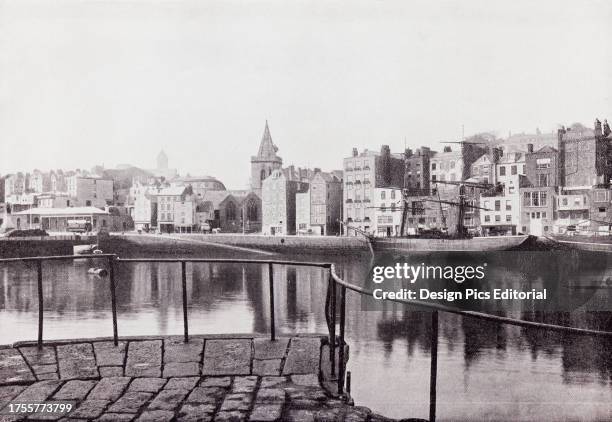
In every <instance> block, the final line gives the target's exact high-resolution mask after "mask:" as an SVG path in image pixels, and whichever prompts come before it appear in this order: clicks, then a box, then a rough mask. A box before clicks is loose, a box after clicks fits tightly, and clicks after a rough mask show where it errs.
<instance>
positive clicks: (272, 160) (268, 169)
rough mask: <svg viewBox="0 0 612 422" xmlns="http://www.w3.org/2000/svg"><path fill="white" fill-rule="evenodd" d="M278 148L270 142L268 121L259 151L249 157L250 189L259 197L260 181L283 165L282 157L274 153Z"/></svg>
mask: <svg viewBox="0 0 612 422" xmlns="http://www.w3.org/2000/svg"><path fill="white" fill-rule="evenodd" d="M277 151H278V148H277V147H276V145H274V142H272V136H271V135H270V129H269V128H268V121H267V120H266V127H265V129H264V133H263V136H262V138H261V143H260V144H259V151H258V152H257V155H255V156H252V157H251V189H252V190H253V191H254V192H255V193H256V194H257V195H259V196H260V197H261V182H263V180H264V179H265V178H266V177H268V176H269V175H270V174H272V171H274V170H276V169H280V168H282V166H283V159H282V158H281V157H279V156H278V155H276V152H277Z"/></svg>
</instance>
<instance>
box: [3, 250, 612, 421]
mask: <svg viewBox="0 0 612 422" xmlns="http://www.w3.org/2000/svg"><path fill="white" fill-rule="evenodd" d="M82 259H105V260H106V261H107V263H108V268H109V269H108V274H109V287H110V294H111V308H112V320H113V342H114V344H115V346H117V345H118V344H119V334H118V327H117V297H116V292H115V287H116V284H115V266H116V265H117V264H120V263H179V264H180V268H181V289H182V307H183V334H184V341H185V343H187V342H189V318H188V306H187V277H186V274H187V270H186V267H187V263H226V264H227V263H230V264H231V263H240V264H258V265H267V266H268V274H269V275H268V283H269V294H270V310H269V312H270V339H271V340H272V341H275V340H276V322H275V309H274V308H275V305H274V265H289V266H304V267H318V268H323V269H327V270H328V271H329V279H328V286H327V295H326V300H325V318H326V322H327V325H328V331H329V351H330V370H331V375H332V377H336V379H337V387H338V394H340V395H341V394H344V391H345V390H344V387H345V379H346V383H348V382H350V381H349V375H350V374H349V375H347V373H346V365H345V348H346V341H345V334H346V330H345V329H346V293H347V290H350V291H353V292H355V293H358V294H360V295H366V296H372V297H373V296H374V292H373V291H371V290H368V289H365V288H363V287H360V286H357V285H354V284H351V283H349V282H346V281H344V280H342V278H340V277H339V276H338V275H337V274H336V270H335V266H334V264H330V263H326V262H302V261H293V260H273V259H239V258H119V257H118V256H117V255H116V254H93V255H58V256H46V257H22V258H2V259H0V264H1V263H11V262H35V263H36V271H37V290H38V341H37V344H38V347H39V348H42V346H43V328H44V325H43V322H44V303H43V266H42V263H43V261H59V260H72V261H76V260H82ZM338 286H340V297H339V301H340V312H339V317H340V320H339V321H338V320H337V316H338V309H337V299H338V291H337V290H338V289H337V287H338ZM386 300H391V301H393V302H397V303H401V304H404V305H410V306H416V307H420V308H425V309H429V310H431V311H432V314H431V322H432V332H431V366H430V383H429V390H430V397H429V399H430V402H429V420H430V421H431V422H434V421H435V419H436V383H437V362H438V331H439V325H438V324H439V321H438V312H447V313H451V314H456V315H461V316H463V317H469V318H476V319H480V320H486V321H490V322H494V323H497V324H507V325H514V326H519V327H523V328H529V329H542V330H550V331H558V332H564V333H569V334H575V335H589V336H601V337H610V338H612V332H610V331H600V330H592V329H586V328H578V327H567V326H562V325H555V324H547V323H541V322H534V321H524V320H520V319H515V318H509V317H503V316H499V315H491V314H486V313H483V312H476V311H467V310H462V309H457V308H453V307H450V306H446V305H442V304H437V303H430V302H423V301H417V300H405V299H386ZM336 325H339V335H338V337H336ZM336 348H338V360H337V361H338V368H337V371H336ZM336 372H338V374H337V376H336Z"/></svg>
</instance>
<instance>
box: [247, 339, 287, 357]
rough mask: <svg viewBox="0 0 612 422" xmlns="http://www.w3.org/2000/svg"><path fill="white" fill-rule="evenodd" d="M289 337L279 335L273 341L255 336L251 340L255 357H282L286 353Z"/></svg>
mask: <svg viewBox="0 0 612 422" xmlns="http://www.w3.org/2000/svg"><path fill="white" fill-rule="evenodd" d="M288 343H289V339H288V338H286V337H281V338H278V339H276V340H275V341H271V340H269V339H267V338H256V339H254V340H253V344H254V346H255V347H254V349H255V356H254V357H255V359H282V358H284V357H285V354H286V353H287V344H288Z"/></svg>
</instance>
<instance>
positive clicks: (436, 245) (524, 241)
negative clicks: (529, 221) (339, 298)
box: [370, 235, 537, 252]
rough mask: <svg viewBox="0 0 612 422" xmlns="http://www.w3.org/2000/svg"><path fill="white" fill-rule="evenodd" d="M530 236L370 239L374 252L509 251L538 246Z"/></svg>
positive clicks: (534, 238) (535, 239)
mask: <svg viewBox="0 0 612 422" xmlns="http://www.w3.org/2000/svg"><path fill="white" fill-rule="evenodd" d="M536 241H537V238H536V237H535V236H530V235H517V236H490V237H472V238H456V239H453V238H440V239H426V238H422V237H396V238H394V237H385V238H383V237H381V238H376V237H372V238H370V242H371V244H372V248H373V249H374V251H421V252H429V251H508V250H520V249H523V248H525V249H527V248H530V247H532V246H534V245H535V244H536Z"/></svg>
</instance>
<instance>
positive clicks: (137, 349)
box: [125, 340, 162, 378]
mask: <svg viewBox="0 0 612 422" xmlns="http://www.w3.org/2000/svg"><path fill="white" fill-rule="evenodd" d="M161 346H162V342H161V340H147V341H131V342H130V343H129V345H128V356H127V362H126V365H125V375H126V376H129V377H158V378H159V377H161V352H162V350H161Z"/></svg>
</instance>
